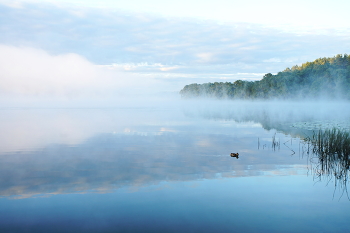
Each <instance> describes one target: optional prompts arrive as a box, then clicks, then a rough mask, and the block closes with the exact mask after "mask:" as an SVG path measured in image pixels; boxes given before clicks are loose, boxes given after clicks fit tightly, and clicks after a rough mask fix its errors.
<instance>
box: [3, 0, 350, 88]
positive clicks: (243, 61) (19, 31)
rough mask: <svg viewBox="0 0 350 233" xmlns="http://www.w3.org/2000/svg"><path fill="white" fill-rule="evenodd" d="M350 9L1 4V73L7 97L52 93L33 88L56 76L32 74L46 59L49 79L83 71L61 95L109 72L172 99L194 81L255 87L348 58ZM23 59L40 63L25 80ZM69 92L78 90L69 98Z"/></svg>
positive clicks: (297, 4)
mask: <svg viewBox="0 0 350 233" xmlns="http://www.w3.org/2000/svg"><path fill="white" fill-rule="evenodd" d="M349 4H350V3H349V2H348V1H344V0H336V1H332V2H330V1H313V0H309V1H299V0H296V1H274V0H267V1H263V2H262V1H256V0H248V1H227V0H216V1H203V0H202V1H197V0H186V1H184V0H179V1H164V0H163V1H157V0H150V1H138V0H129V1H111V0H109V1H108V0H104V1H93V0H90V1H86V0H85V1H82V0H70V1H64V0H41V1H40V0H27V1H7V0H0V22H1V23H0V45H1V46H0V48H2V49H3V52H2V55H1V57H0V60H1V61H6V62H7V65H6V67H4V65H2V66H0V72H1V73H2V76H3V77H4V76H6V77H8V78H7V79H6V78H3V79H5V80H3V82H1V83H2V85H1V83H0V89H1V90H2V92H16V93H22V94H23V93H24V94H33V93H41V92H45V93H48V92H50V91H51V90H52V89H55V88H54V86H50V81H46V83H47V84H45V85H46V87H47V88H46V89H45V88H44V87H40V88H35V87H34V86H35V85H33V77H34V76H35V77H38V76H40V75H42V78H41V79H40V78H36V80H37V82H38V83H39V82H41V81H42V80H44V79H50V78H49V77H51V76H52V75H51V74H50V73H43V72H34V71H35V70H40V69H41V64H42V63H43V60H41V59H44V60H45V62H47V63H48V65H47V66H46V67H48V68H47V70H48V72H49V71H50V70H55V69H58V70H56V71H54V72H55V73H56V74H57V73H60V71H61V70H64V69H65V66H66V65H67V64H74V63H75V61H76V64H84V65H82V66H80V67H79V66H77V67H76V69H77V70H79V72H76V75H75V76H74V75H73V76H72V75H71V74H69V73H67V72H66V73H64V74H62V80H66V79H67V80H68V79H69V80H72V79H74V80H76V81H75V82H73V84H71V81H64V85H61V90H56V89H55V91H54V92H55V93H68V92H74V91H72V90H75V89H76V88H79V86H80V85H81V86H86V85H88V84H87V83H88V82H85V81H84V78H82V77H83V76H91V74H92V73H94V72H95V71H94V72H90V71H89V72H87V73H88V74H86V70H89V69H90V68H91V69H94V70H95V67H99V70H101V69H105V70H108V72H109V74H108V75H106V71H103V72H104V76H106V77H107V76H108V77H109V79H113V77H114V79H115V80H118V81H116V82H115V83H114V86H120V85H121V84H120V83H124V84H125V83H128V85H129V86H132V85H134V84H136V83H139V82H142V81H144V82H146V81H145V80H147V82H146V83H152V82H153V81H154V82H157V81H159V80H161V82H162V84H164V85H163V86H162V88H164V90H167V91H176V90H178V89H181V87H182V86H183V85H185V84H188V83H193V82H197V83H202V82H207V81H235V80H237V79H245V80H257V79H260V78H262V76H263V74H265V73H268V72H271V73H276V72H278V71H282V70H284V69H285V68H287V67H291V66H293V65H296V64H301V63H303V62H306V61H312V60H314V59H317V58H319V57H331V56H334V55H336V54H344V53H348V51H349V48H350V41H349V40H348V38H349V35H350V21H349V20H347V17H346V15H347V14H348V12H347V9H350V5H349ZM4 51H6V55H5V53H4ZM9 54H11V56H9ZM38 54H41V55H38ZM43 54H45V55H43ZM67 54H70V55H72V54H73V55H74V56H68V55H67ZM24 57H27V59H28V61H30V62H31V63H33V64H32V65H31V66H30V67H29V66H28V67H27V69H24V68H23V73H19V72H18V69H17V68H16V67H18V65H19V63H18V62H23V64H27V62H26V60H25V59H22V58H24ZM57 57H59V58H60V59H57ZM11 58H12V60H11ZM19 58H20V59H19ZM65 58H67V59H68V60H69V59H70V60H69V62H67V61H68V60H65ZM72 59H73V60H72ZM75 59H76V60H75ZM58 60H59V62H61V63H57V61H58ZM50 61H51V62H50ZM50 64H51V65H50ZM54 64H57V65H54ZM50 66H51V67H52V68H50ZM86 66H89V67H90V66H91V67H90V68H88V69H87V68H86ZM21 67H26V65H21ZM57 67H58V68H57ZM101 67H102V68H101ZM11 69H12V70H11ZM33 70H34V71H33ZM96 72H97V73H96V74H95V76H94V77H92V76H93V75H92V76H91V77H90V78H89V80H90V81H89V82H90V83H96V82H101V81H98V80H100V78H99V77H101V75H100V74H99V73H98V72H100V71H96ZM113 72H116V73H113ZM38 73H40V75H38ZM65 77H66V79H65ZM72 77H74V78H72ZM123 79H124V80H123ZM126 79H127V80H128V81H126ZM13 80H16V81H13ZM40 80H41V81H40ZM109 81H110V80H109ZM56 84H57V82H56ZM153 84H154V83H153ZM38 85H39V84H38ZM45 85H44V86H45ZM91 85H92V86H95V85H93V84H90V87H92V86H91ZM143 85H144V84H143ZM159 85H160V84H159ZM41 86H42V85H41ZM67 86H70V87H72V88H71V89H70V90H69V91H67V90H66V89H65V87H67ZM88 86H89V85H88ZM102 86H103V85H102ZM111 86H113V85H108V88H109V89H111V88H110V87H111ZM121 86H123V85H121ZM33 88H34V89H33ZM106 88H107V87H106ZM39 89H40V90H39ZM43 89H45V91H43ZM68 89H69V88H68ZM80 89H81V88H80ZM88 89H89V88H88ZM90 89H91V88H90ZM102 89H103V88H102ZM14 90H16V91H14ZM90 91H91V90H90ZM100 92H101V91H100ZM102 92H103V91H102Z"/></svg>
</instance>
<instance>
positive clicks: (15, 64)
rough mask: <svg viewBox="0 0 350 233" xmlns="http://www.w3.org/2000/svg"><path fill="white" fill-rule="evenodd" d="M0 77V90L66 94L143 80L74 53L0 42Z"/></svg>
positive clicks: (111, 90) (109, 90)
mask: <svg viewBox="0 0 350 233" xmlns="http://www.w3.org/2000/svg"><path fill="white" fill-rule="evenodd" d="M0 77H1V79H0V91H1V93H2V94H14V95H39V96H41V95H45V96H67V97H79V96H95V95H96V96H104V95H111V94H112V95H113V94H115V93H118V91H124V92H125V90H126V88H131V87H133V88H135V87H138V86H139V85H144V84H145V81H146V80H142V79H141V78H140V77H138V76H135V75H132V74H127V73H125V72H121V71H119V70H109V69H106V68H105V67H101V66H96V65H94V64H93V63H91V62H89V61H88V60H86V59H85V58H84V57H82V56H80V55H77V54H61V55H50V54H49V53H47V52H46V51H44V50H41V49H34V48H29V47H14V46H7V45H0ZM149 81H150V80H147V82H149ZM146 87H147V85H146ZM130 91H132V90H130Z"/></svg>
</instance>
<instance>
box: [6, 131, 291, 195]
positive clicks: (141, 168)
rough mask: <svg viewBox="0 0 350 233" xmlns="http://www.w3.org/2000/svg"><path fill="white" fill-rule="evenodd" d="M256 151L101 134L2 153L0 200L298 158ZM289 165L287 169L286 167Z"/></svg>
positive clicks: (241, 142)
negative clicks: (71, 143)
mask: <svg viewBox="0 0 350 233" xmlns="http://www.w3.org/2000/svg"><path fill="white" fill-rule="evenodd" d="M203 142H211V143H203ZM254 147H255V145H254V141H253V140H252V139H251V138H249V137H248V138H237V137H235V136H234V135H227V134H207V135H203V134H202V133H200V134H196V133H194V132H190V133H189V132H186V133H174V132H164V133H162V134H159V135H148V136H147V135H138V134H101V135H97V136H95V137H93V138H90V139H89V140H87V141H86V142H85V143H82V144H78V145H75V146H69V145H62V144H52V145H50V146H47V147H45V148H42V149H37V150H35V151H17V152H13V153H7V154H6V153H3V154H1V155H0V196H8V197H11V198H14V197H18V198H23V197H30V196H33V195H42V194H63V193H75V192H78V193H79V192H80V193H81V192H110V191H112V190H114V189H118V188H123V187H140V186H148V185H152V184H158V183H159V182H163V181H165V182H176V181H191V180H192V181H193V180H202V179H218V178H225V177H244V176H258V175H264V172H270V174H275V175H279V174H281V172H282V173H283V174H284V175H289V174H293V173H294V170H293V169H295V167H293V166H295V164H297V162H298V159H297V158H293V157H289V156H285V157H284V158H285V159H284V160H281V159H280V158H279V157H280V156H279V155H277V154H274V153H273V152H272V151H268V150H266V151H263V152H262V153H263V154H264V155H265V156H261V154H262V153H258V152H257V148H256V149H253V148H254ZM232 148H236V149H238V150H240V151H244V154H245V156H244V158H242V159H240V160H235V161H232V158H231V157H230V156H228V155H227V151H230V150H232ZM247 148H251V149H249V150H247ZM286 153H289V152H288V151H286ZM232 154H233V157H236V158H238V156H239V154H238V153H232ZM288 164H290V170H286V169H285V168H286V165H288ZM281 166H284V169H283V170H282V171H280V170H279V167H281ZM286 172H287V173H288V174H285V173H286ZM16 195H17V196H16Z"/></svg>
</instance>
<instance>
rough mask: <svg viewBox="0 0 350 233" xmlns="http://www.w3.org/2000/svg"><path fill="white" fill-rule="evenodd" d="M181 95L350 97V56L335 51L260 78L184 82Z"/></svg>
mask: <svg viewBox="0 0 350 233" xmlns="http://www.w3.org/2000/svg"><path fill="white" fill-rule="evenodd" d="M180 94H181V96H182V97H183V98H195V97H208V98H219V99H224V98H228V99H297V98H300V99H302V98H327V99H338V98H345V99H350V56H349V55H347V54H344V55H341V54H338V55H336V56H334V57H332V58H319V59H316V60H315V61H313V62H306V63H304V64H302V65H300V66H298V65H295V66H293V67H292V68H287V69H285V70H284V71H281V72H278V73H277V74H275V75H273V74H271V73H267V74H265V75H264V76H263V78H262V79H261V80H259V81H243V80H237V81H235V82H233V83H231V82H214V83H203V84H197V83H193V84H189V85H186V86H185V87H184V88H183V89H182V90H181V91H180Z"/></svg>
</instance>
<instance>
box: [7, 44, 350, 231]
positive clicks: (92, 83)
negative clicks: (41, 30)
mask: <svg viewBox="0 0 350 233" xmlns="http://www.w3.org/2000/svg"><path fill="white" fill-rule="evenodd" d="M0 49H3V50H4V49H5V50H6V51H7V52H8V53H10V54H12V55H13V58H9V60H8V61H5V58H4V57H3V58H2V61H4V62H5V63H6V62H9V61H11V62H12V63H13V62H14V61H18V63H19V64H20V65H24V64H23V63H24V60H21V59H19V58H20V57H21V56H29V57H31V58H36V59H32V61H31V64H27V66H23V69H22V70H15V69H9V68H6V69H5V68H4V69H0V70H2V72H3V73H2V74H3V75H6V77H9V78H8V79H7V80H5V81H6V82H5V81H4V82H2V83H1V85H0V88H1V90H2V92H1V98H0V104H1V107H0V141H1V143H0V196H1V197H2V198H1V199H0V202H1V206H2V209H1V210H0V216H2V218H0V219H1V220H0V230H3V231H5V232H6V231H9V230H12V231H14V232H16V231H17V232H23V231H25V230H29V231H33V232H35V231H42V230H43V229H48V228H47V227H48V226H51V227H55V228H57V229H58V230H59V231H61V232H62V231H64V232H79V231H84V229H86V228H85V227H88V228H91V229H93V231H94V230H96V231H99V232H108V231H116V232H118V231H121V232H125V231H131V232H140V231H144V230H145V229H146V230H148V231H153V232H156V231H163V230H164V229H165V230H167V231H170V232H186V231H188V232H193V231H197V230H200V231H204V232H206V231H207V232H213V231H215V232H227V231H230V229H232V226H233V225H234V226H235V229H240V232H254V231H255V232H256V231H259V229H264V231H265V232H288V230H286V228H285V226H286V225H288V224H289V223H290V221H292V222H299V224H298V225H296V226H293V227H291V230H290V231H289V232H298V231H299V230H300V229H307V231H308V232H319V231H320V230H324V229H326V231H329V230H334V229H336V231H338V232H344V231H345V232H346V230H347V229H348V217H349V212H348V205H349V201H348V199H347V195H346V194H344V189H343V186H341V188H338V187H335V186H334V179H333V180H332V177H331V176H322V180H321V182H316V181H319V180H316V179H315V174H314V173H313V171H317V170H314V168H315V167H316V168H317V167H318V166H319V165H320V164H321V162H320V160H319V159H318V157H316V156H311V154H310V153H309V154H308V152H307V148H308V145H307V144H306V143H305V140H304V139H305V138H306V137H307V136H310V135H312V132H313V131H314V130H318V129H327V128H333V127H337V128H341V129H344V130H349V124H348V122H350V121H349V118H350V110H349V109H350V108H349V103H348V102H345V101H344V102H342V101H337V102H336V101H329V102H327V101H300V100H299V101H277V100H274V101H262V100H256V101H244V100H209V99H196V100H185V99H181V96H180V94H179V93H178V91H179V90H178V89H177V88H175V87H172V86H171V85H169V82H166V81H164V80H160V79H155V78H154V77H152V76H147V75H137V74H130V73H125V72H121V71H120V70H115V69H108V68H106V67H98V66H96V65H94V64H92V63H90V62H89V61H86V60H84V59H83V58H82V57H80V56H78V55H74V54H73V55H58V56H55V55H50V54H47V53H45V52H43V51H38V50H32V49H18V48H14V47H6V48H5V47H0ZM33 54H34V55H33ZM40 57H41V58H40ZM39 58H40V59H39ZM11 59H12V60H11ZM44 60H46V63H45V64H46V66H47V69H44V70H42V71H41V68H42V67H41V64H42V62H43V61H44ZM69 61H70V62H69ZM72 64H75V65H74V66H73V67H72ZM73 68H74V69H73ZM67 69H73V70H74V71H75V72H73V73H69V72H66V70H67ZM5 71H6V72H5ZM55 73H57V74H55ZM34 76H35V78H34V79H33V77H34ZM58 76H59V77H61V78H62V82H60V81H58V80H57V79H58V78H59V77H58ZM86 80H87V82H85V81H86ZM81 83H84V85H85V86H81V85H80V84H81ZM56 84H57V85H56ZM230 153H239V158H232V157H231V156H230ZM345 172H346V174H347V172H348V171H347V170H346V171H345ZM323 177H325V178H323ZM316 178H317V177H316ZM329 178H330V179H329ZM338 200H339V201H338ZM33 206H35V208H33ZM304 206H310V208H308V209H307V210H305V208H304ZM323 208H327V210H330V212H322V211H321V210H322V209H323ZM302 211H303V213H304V214H303V215H300V213H301V212H302ZM330 213H332V215H330ZM334 213H336V214H334ZM315 214H318V215H319V216H320V218H321V219H327V221H328V222H327V223H329V224H327V225H326V226H325V225H322V226H321V225H319V224H318V220H315V219H314V218H312V217H310V216H314V215H315ZM262 215H264V216H266V215H267V216H269V218H270V219H272V220H273V221H262V220H261V216H262ZM232 216H234V217H232ZM237 216H238V218H239V219H240V221H238V222H237V221H235V220H237ZM135 218H137V220H135ZM43 219H44V220H45V221H43ZM101 221H102V222H103V224H102V225H100V223H101ZM24 222H26V223H24ZM152 222H156V223H155V224H150V223H152ZM276 222H279V223H280V224H276ZM310 222H311V223H310ZM336 223H339V224H338V225H336V226H335V224H336ZM179 224H180V225H179ZM249 226H251V227H249ZM169 229H170V230H169ZM208 229H209V230H208ZM336 231H335V232H336Z"/></svg>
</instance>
